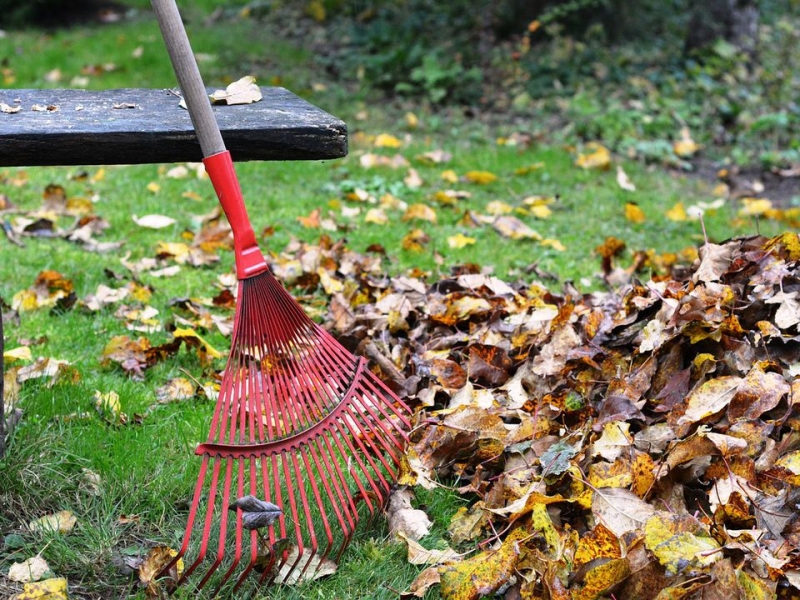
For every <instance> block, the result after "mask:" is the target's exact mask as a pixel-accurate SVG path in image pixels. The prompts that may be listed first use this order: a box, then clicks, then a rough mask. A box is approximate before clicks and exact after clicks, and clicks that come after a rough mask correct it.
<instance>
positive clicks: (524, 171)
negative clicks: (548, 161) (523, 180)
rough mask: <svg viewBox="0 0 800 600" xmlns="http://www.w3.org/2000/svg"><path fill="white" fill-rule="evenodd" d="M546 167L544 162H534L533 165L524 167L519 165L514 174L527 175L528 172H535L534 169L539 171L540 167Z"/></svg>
mask: <svg viewBox="0 0 800 600" xmlns="http://www.w3.org/2000/svg"><path fill="white" fill-rule="evenodd" d="M543 168H544V163H543V162H537V163H533V164H532V165H525V166H524V167H519V168H518V169H514V175H527V174H528V173H533V172H534V171H538V170H539V169H543Z"/></svg>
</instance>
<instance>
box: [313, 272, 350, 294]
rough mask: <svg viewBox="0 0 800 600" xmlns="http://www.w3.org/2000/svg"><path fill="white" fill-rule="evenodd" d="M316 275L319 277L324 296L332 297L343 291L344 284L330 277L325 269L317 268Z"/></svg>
mask: <svg viewBox="0 0 800 600" xmlns="http://www.w3.org/2000/svg"><path fill="white" fill-rule="evenodd" d="M317 275H319V283H320V285H321V286H322V289H324V290H325V293H326V294H330V295H333V294H336V293H338V292H341V291H342V290H344V284H343V283H342V282H341V281H339V280H338V279H336V278H334V277H331V274H330V273H329V272H328V271H327V269H323V268H322V267H319V268H318V269H317Z"/></svg>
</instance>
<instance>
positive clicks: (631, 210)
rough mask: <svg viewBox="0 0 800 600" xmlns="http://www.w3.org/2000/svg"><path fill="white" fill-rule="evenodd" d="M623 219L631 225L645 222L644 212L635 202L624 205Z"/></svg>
mask: <svg viewBox="0 0 800 600" xmlns="http://www.w3.org/2000/svg"><path fill="white" fill-rule="evenodd" d="M625 218H626V219H628V221H630V222H631V223H644V222H645V221H646V220H647V217H646V216H645V214H644V211H643V210H642V209H641V208H640V207H639V205H638V204H636V203H635V202H626V203H625Z"/></svg>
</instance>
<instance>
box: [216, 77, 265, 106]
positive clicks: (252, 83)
mask: <svg viewBox="0 0 800 600" xmlns="http://www.w3.org/2000/svg"><path fill="white" fill-rule="evenodd" d="M262 98H263V96H262V94H261V88H259V87H258V86H257V85H256V78H255V77H253V76H252V75H245V76H244V77H242V78H241V79H237V80H236V81H234V82H233V83H231V84H230V85H228V87H226V88H225V89H224V90H216V91H215V92H214V93H213V94H211V101H212V102H213V103H214V104H229V105H230V104H252V103H253V102H258V101H259V100H261V99H262Z"/></svg>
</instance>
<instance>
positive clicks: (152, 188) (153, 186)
mask: <svg viewBox="0 0 800 600" xmlns="http://www.w3.org/2000/svg"><path fill="white" fill-rule="evenodd" d="M160 190H161V186H160V185H158V184H157V183H156V182H155V181H151V182H150V183H148V184H147V191H148V192H152V193H154V194H157V193H158V192H159V191H160Z"/></svg>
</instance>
